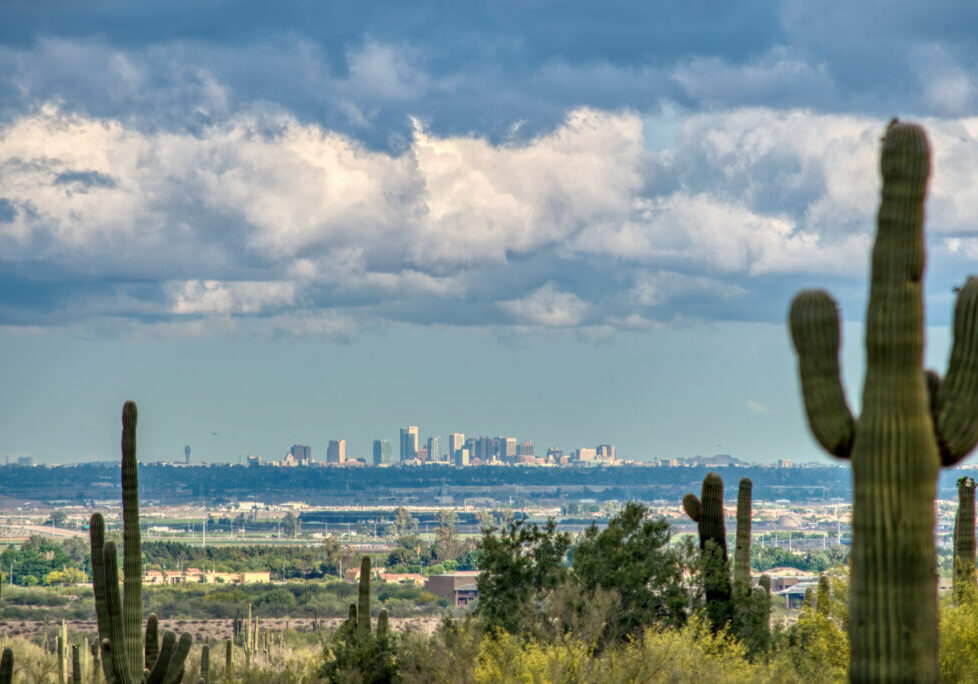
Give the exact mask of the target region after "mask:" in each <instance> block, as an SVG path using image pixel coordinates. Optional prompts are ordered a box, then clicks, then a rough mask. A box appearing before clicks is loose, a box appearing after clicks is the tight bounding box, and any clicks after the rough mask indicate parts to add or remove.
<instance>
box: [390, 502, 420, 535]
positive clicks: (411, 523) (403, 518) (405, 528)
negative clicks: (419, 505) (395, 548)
mask: <svg viewBox="0 0 978 684" xmlns="http://www.w3.org/2000/svg"><path fill="white" fill-rule="evenodd" d="M394 528H395V529H396V531H397V536H398V537H403V536H404V535H407V534H412V533H414V532H417V531H418V521H417V520H415V519H414V516H413V515H411V511H409V510H408V509H406V508H404V506H398V507H397V511H396V512H395V513H394Z"/></svg>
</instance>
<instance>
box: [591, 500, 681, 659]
mask: <svg viewBox="0 0 978 684" xmlns="http://www.w3.org/2000/svg"><path fill="white" fill-rule="evenodd" d="M647 515H648V509H647V508H646V507H645V506H643V505H641V504H638V503H635V502H631V503H628V504H627V505H626V506H625V508H624V509H623V510H622V511H621V512H620V513H619V514H618V515H616V516H615V517H614V518H612V519H611V520H610V521H609V523H608V526H607V527H606V528H605V529H604V530H601V531H598V528H597V527H596V526H595V525H594V524H593V523H592V525H591V527H590V528H588V529H587V530H586V531H585V532H584V535H583V538H582V539H581V541H580V542H579V543H578V544H577V545H576V546H575V547H574V550H573V558H574V562H573V569H574V575H575V578H576V579H577V581H578V583H579V584H580V587H581V589H582V591H583V592H584V593H585V594H588V595H593V594H594V592H595V590H596V589H597V588H599V587H600V588H601V589H605V590H614V591H616V592H617V593H618V596H619V610H618V611H616V613H617V618H616V619H615V620H614V622H613V623H609V624H608V626H607V629H606V635H605V636H606V639H609V640H612V641H617V640H619V639H621V638H623V637H625V636H627V635H637V634H640V633H641V632H642V630H643V629H644V628H645V627H648V626H649V625H651V624H653V623H659V624H661V625H667V626H680V625H682V624H683V623H684V622H685V621H686V611H687V607H688V606H689V604H690V596H689V590H688V588H687V586H686V585H685V584H684V577H686V576H688V574H689V572H690V570H691V567H692V564H693V557H694V555H695V553H694V551H693V549H692V547H691V545H687V547H683V546H681V545H680V546H675V547H673V546H670V545H669V536H670V534H669V525H668V524H667V523H666V522H665V520H663V519H661V518H660V519H658V520H651V519H648V518H647Z"/></svg>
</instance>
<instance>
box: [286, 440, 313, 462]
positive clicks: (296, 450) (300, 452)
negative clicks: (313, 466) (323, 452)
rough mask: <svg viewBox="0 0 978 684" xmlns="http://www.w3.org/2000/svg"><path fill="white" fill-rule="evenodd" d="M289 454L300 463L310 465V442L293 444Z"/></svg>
mask: <svg viewBox="0 0 978 684" xmlns="http://www.w3.org/2000/svg"><path fill="white" fill-rule="evenodd" d="M289 455H290V456H292V459H293V460H294V461H295V462H296V463H297V464H298V465H309V464H310V463H311V462H312V447H311V446H309V445H308V444H293V445H292V446H291V447H290V448H289Z"/></svg>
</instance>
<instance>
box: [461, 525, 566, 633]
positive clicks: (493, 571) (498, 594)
mask: <svg viewBox="0 0 978 684" xmlns="http://www.w3.org/2000/svg"><path fill="white" fill-rule="evenodd" d="M570 543H571V539H570V535H569V534H567V533H566V532H561V533H558V532H557V525H556V524H555V523H554V521H553V520H548V521H547V524H546V525H545V526H544V527H543V529H540V528H539V527H538V526H537V525H535V524H529V525H526V524H524V523H523V521H522V520H516V521H513V522H511V523H510V524H509V525H508V526H507V527H506V528H504V529H503V530H500V532H499V534H496V531H495V529H489V530H486V531H485V532H484V533H483V536H482V544H481V546H480V553H479V561H478V567H479V570H480V571H481V572H480V574H479V579H478V588H479V603H478V606H477V608H476V611H477V614H478V615H479V616H480V617H481V618H482V621H483V624H484V626H485V627H486V629H487V630H488V631H493V630H496V629H503V630H505V631H507V632H511V633H516V632H518V631H519V630H520V622H521V620H520V615H521V613H522V612H524V610H525V607H526V606H527V605H528V604H530V602H531V601H533V600H534V598H537V597H540V596H542V595H543V594H544V593H545V592H547V591H551V590H553V589H554V588H555V587H556V586H557V585H558V584H560V583H561V582H562V581H563V580H564V579H565V578H566V577H567V575H568V568H567V566H566V565H565V562H564V561H565V558H566V556H567V550H568V549H569V548H570Z"/></svg>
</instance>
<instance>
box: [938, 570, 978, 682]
mask: <svg viewBox="0 0 978 684" xmlns="http://www.w3.org/2000/svg"><path fill="white" fill-rule="evenodd" d="M976 662H978V591H976V590H975V588H974V587H968V588H967V589H964V590H963V591H962V592H961V594H960V595H959V596H958V598H957V600H956V601H955V602H949V603H946V604H945V605H944V607H943V609H942V610H941V657H940V664H941V678H942V680H943V681H944V682H946V683H947V684H954V683H957V682H974V681H976V679H978V673H976V672H975V663H976Z"/></svg>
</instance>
